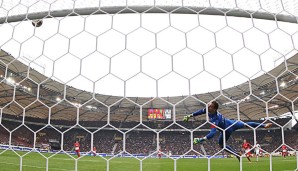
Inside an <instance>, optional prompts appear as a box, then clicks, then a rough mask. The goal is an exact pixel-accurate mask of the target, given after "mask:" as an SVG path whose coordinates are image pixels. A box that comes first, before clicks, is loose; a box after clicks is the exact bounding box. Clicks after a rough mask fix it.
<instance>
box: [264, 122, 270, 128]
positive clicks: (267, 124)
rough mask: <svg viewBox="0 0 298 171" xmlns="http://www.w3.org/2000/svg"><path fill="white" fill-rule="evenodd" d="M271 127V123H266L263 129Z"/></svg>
mask: <svg viewBox="0 0 298 171" xmlns="http://www.w3.org/2000/svg"><path fill="white" fill-rule="evenodd" d="M271 126H272V123H266V124H265V126H264V128H270V127H271Z"/></svg>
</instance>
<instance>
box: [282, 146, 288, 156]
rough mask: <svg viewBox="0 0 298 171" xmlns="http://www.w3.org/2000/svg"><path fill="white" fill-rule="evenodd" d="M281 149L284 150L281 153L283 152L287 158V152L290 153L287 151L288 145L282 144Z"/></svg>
mask: <svg viewBox="0 0 298 171" xmlns="http://www.w3.org/2000/svg"><path fill="white" fill-rule="evenodd" d="M281 149H282V152H281V154H282V156H283V157H284V159H285V158H286V156H287V154H288V151H287V146H285V145H282V146H281Z"/></svg>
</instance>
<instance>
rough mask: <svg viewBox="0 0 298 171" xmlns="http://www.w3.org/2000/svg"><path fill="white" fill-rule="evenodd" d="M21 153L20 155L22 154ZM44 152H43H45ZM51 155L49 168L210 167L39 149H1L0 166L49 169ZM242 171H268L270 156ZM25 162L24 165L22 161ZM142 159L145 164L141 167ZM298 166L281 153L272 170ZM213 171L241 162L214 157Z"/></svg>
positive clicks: (201, 170) (199, 170) (169, 170)
mask: <svg viewBox="0 0 298 171" xmlns="http://www.w3.org/2000/svg"><path fill="white" fill-rule="evenodd" d="M19 155H20V156H23V157H22V160H21V158H20V157H19ZM43 155H44V156H43ZM47 158H48V171H74V170H76V169H77V170H79V171H107V167H108V166H107V165H108V164H107V163H109V170H110V171H139V170H140V169H142V170H143V171H174V167H175V165H176V167H177V171H208V160H207V159H178V160H176V162H175V161H174V160H173V159H169V158H163V159H156V158H147V159H145V160H138V159H135V158H119V157H116V158H110V159H108V158H105V159H103V158H101V157H92V156H84V157H81V158H80V159H79V160H77V168H76V160H74V158H77V157H76V156H72V157H71V156H68V155H66V154H56V155H53V154H52V155H51V154H44V153H43V154H42V155H41V154H39V153H33V152H31V153H24V152H17V151H16V152H13V151H10V150H7V151H0V170H1V171H17V170H21V169H22V171H46V167H47V162H46V161H47ZM242 159H243V162H242V170H243V171H269V170H270V160H269V158H259V161H258V162H257V161H256V158H252V161H253V162H252V163H249V162H248V161H247V159H246V158H242ZM21 162H22V168H20V163H21ZM141 163H142V168H141ZM296 169H297V158H296V157H287V158H286V159H283V158H282V157H273V158H272V170H273V171H295V170H296ZM210 170H211V171H239V170H240V164H239V162H238V160H237V159H236V158H226V159H211V160H210Z"/></svg>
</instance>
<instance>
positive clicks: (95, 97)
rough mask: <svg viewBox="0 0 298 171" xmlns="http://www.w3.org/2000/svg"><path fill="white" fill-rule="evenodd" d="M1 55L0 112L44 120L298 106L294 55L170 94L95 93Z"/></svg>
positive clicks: (254, 112)
mask: <svg viewBox="0 0 298 171" xmlns="http://www.w3.org/2000/svg"><path fill="white" fill-rule="evenodd" d="M0 57H1V60H0V67H1V70H0V75H1V82H0V86H1V91H0V92H1V95H0V107H1V109H2V113H5V114H11V115H12V116H25V120H26V117H27V116H29V117H36V118H42V119H48V118H49V116H50V119H55V120H60V119H61V120H72V121H74V120H76V119H77V114H78V116H79V117H78V120H79V121H106V120H110V121H140V118H142V119H143V120H147V109H149V108H165V109H172V111H173V112H175V113H176V115H175V116H173V120H177V121H178V120H182V117H183V116H184V115H185V114H189V113H191V112H194V111H195V110H197V109H198V108H201V107H205V105H206V103H208V102H209V101H211V100H213V99H216V100H217V101H218V102H219V103H220V112H221V113H223V114H224V115H225V116H226V117H228V118H234V119H237V118H238V117H237V112H239V114H240V115H239V116H240V118H238V119H242V120H246V119H249V120H251V119H252V120H256V119H260V118H264V117H267V116H269V117H270V116H272V117H274V116H279V115H282V114H284V113H287V112H289V111H291V110H293V111H294V110H297V108H298V103H297V97H298V96H297V94H298V84H297V83H298V54H296V55H294V56H293V57H291V58H289V59H287V60H286V61H285V62H283V63H282V64H280V65H279V66H277V67H276V68H274V69H273V70H271V71H270V72H267V73H265V74H263V75H262V76H260V77H258V78H256V79H253V80H250V81H249V82H246V83H244V84H241V85H238V86H234V87H232V88H229V89H224V90H222V91H220V90H219V91H214V92H209V93H204V94H193V95H190V96H173V97H120V96H109V95H102V94H93V93H90V92H87V91H83V90H79V89H76V88H74V87H71V86H67V85H65V84H61V83H59V82H57V81H55V80H52V79H51V78H48V77H46V76H44V75H42V74H40V73H39V72H37V71H35V70H33V69H32V68H28V66H26V65H24V64H23V63H21V62H19V61H18V59H15V58H14V57H13V56H11V55H10V54H8V53H7V52H5V51H0ZM5 78H6V79H5ZM14 90H15V91H14ZM278 92H279V93H278ZM235 102H236V103H235ZM238 109H239V110H238ZM267 109H268V110H267ZM109 112H110V115H108V113H109ZM173 112H172V113H173ZM140 113H142V116H140ZM266 113H267V114H268V115H267V114H266ZM21 118H22V117H21ZM198 119H205V116H202V117H199V118H198Z"/></svg>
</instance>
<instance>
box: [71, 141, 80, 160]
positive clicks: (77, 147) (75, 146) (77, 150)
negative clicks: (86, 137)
mask: <svg viewBox="0 0 298 171" xmlns="http://www.w3.org/2000/svg"><path fill="white" fill-rule="evenodd" d="M73 146H74V149H75V151H76V153H77V155H78V157H80V156H81V155H80V143H79V141H76V142H75V143H74V144H73Z"/></svg>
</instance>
